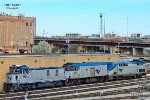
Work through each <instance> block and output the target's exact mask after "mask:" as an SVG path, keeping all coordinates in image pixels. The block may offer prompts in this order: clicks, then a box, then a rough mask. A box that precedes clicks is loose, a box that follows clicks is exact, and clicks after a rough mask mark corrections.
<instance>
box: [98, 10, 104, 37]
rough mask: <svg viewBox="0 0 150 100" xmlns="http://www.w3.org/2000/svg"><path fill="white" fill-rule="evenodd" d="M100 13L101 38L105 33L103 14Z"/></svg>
mask: <svg viewBox="0 0 150 100" xmlns="http://www.w3.org/2000/svg"><path fill="white" fill-rule="evenodd" d="M99 14H100V16H99V17H100V34H99V38H100V37H101V35H102V34H103V14H102V13H99Z"/></svg>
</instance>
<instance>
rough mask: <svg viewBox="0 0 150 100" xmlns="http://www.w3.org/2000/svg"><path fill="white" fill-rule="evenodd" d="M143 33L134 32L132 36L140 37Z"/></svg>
mask: <svg viewBox="0 0 150 100" xmlns="http://www.w3.org/2000/svg"><path fill="white" fill-rule="evenodd" d="M140 36H141V34H140V33H132V34H131V38H140Z"/></svg>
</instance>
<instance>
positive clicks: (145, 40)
mask: <svg viewBox="0 0 150 100" xmlns="http://www.w3.org/2000/svg"><path fill="white" fill-rule="evenodd" d="M141 39H142V40H143V41H144V42H147V43H149V42H150V35H146V36H144V37H141Z"/></svg>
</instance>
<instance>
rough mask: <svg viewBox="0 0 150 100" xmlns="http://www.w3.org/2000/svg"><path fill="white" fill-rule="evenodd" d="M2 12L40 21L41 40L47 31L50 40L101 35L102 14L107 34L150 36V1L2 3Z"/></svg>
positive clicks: (26, 0)
mask: <svg viewBox="0 0 150 100" xmlns="http://www.w3.org/2000/svg"><path fill="white" fill-rule="evenodd" d="M6 4H19V6H18V8H19V9H16V10H9V9H6V6H5V5H6ZM0 12H5V13H9V14H10V13H11V14H12V15H18V13H22V14H24V15H25V16H27V17H32V16H34V17H36V21H37V24H36V26H37V27H36V34H37V35H39V36H42V35H43V32H44V31H43V30H45V33H47V36H48V37H50V36H55V35H65V34H66V33H81V34H82V35H91V34H99V33H100V32H101V30H100V17H99V14H100V13H103V18H105V31H106V33H111V32H114V33H116V34H117V35H120V36H127V30H128V36H130V35H131V33H141V34H142V36H144V35H150V20H149V19H150V0H0ZM127 17H128V21H127ZM127 22H128V25H127Z"/></svg>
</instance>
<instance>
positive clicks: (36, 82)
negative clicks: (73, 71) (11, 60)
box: [4, 65, 66, 91]
mask: <svg viewBox="0 0 150 100" xmlns="http://www.w3.org/2000/svg"><path fill="white" fill-rule="evenodd" d="M64 75H65V74H64V68H62V67H47V68H29V67H28V66H26V65H12V66H10V72H9V73H7V76H6V82H5V84H4V90H5V91H20V90H26V89H34V88H43V87H55V86H62V85H64V84H65V82H66V79H65V76H64Z"/></svg>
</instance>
